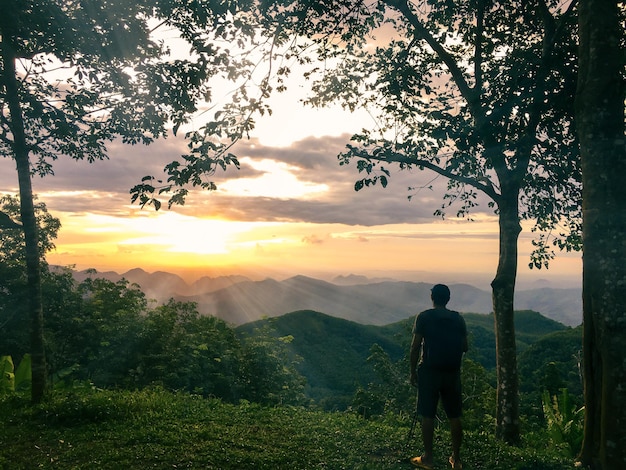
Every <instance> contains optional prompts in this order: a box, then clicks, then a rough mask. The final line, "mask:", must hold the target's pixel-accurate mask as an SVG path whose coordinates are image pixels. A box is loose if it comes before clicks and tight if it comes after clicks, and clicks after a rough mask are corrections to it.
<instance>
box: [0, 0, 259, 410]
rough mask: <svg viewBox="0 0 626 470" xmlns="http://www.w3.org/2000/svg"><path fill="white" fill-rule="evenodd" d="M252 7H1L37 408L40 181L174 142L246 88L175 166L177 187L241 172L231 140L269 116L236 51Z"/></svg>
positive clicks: (146, 1) (83, 3)
mask: <svg viewBox="0 0 626 470" xmlns="http://www.w3.org/2000/svg"><path fill="white" fill-rule="evenodd" d="M249 7H250V4H249V3H248V2H247V0H243V1H242V2H231V1H224V2H220V1H218V2H213V1H204V0H199V1H194V2H186V1H182V0H170V1H165V2H161V1H151V0H140V1H136V2H127V1H125V0H106V1H105V0H78V1H73V2H67V1H63V0H23V1H22V0H8V1H6V2H3V8H2V18H0V38H1V47H0V77H1V79H0V154H2V155H3V156H4V157H9V158H13V159H14V160H15V163H16V168H17V176H18V182H19V193H20V194H19V197H20V221H19V222H20V223H21V225H22V226H23V230H24V235H25V260H26V273H27V278H28V286H29V289H30V293H29V295H28V296H27V298H28V301H29V312H30V317H31V322H32V327H31V328H32V330H33V335H32V337H33V344H32V358H33V384H34V386H33V400H34V401H39V400H40V399H41V397H42V396H43V393H44V390H45V369H46V365H45V357H44V349H43V339H42V338H43V331H42V327H43V311H42V300H41V272H40V269H39V267H40V259H41V257H42V256H43V253H42V252H41V251H40V250H39V249H38V235H37V231H38V227H37V221H36V220H35V210H34V205H33V191H32V184H31V178H32V176H33V175H40V176H46V175H52V174H53V173H54V161H55V160H56V159H58V158H73V159H76V160H87V161H89V162H93V161H95V160H102V159H106V158H107V157H108V154H107V144H108V143H109V142H111V141H113V140H116V139H119V140H121V141H122V142H123V143H125V144H131V145H132V144H150V143H152V142H153V141H154V140H155V139H158V138H162V137H165V136H166V135H168V134H169V133H170V132H173V133H174V134H176V133H177V132H178V131H179V130H180V128H181V126H182V125H184V124H185V123H187V122H188V121H189V119H190V118H191V117H192V116H193V115H194V113H196V112H197V111H198V110H199V104H200V103H203V102H206V101H207V100H211V99H212V98H213V96H212V86H211V83H212V81H213V80H215V79H217V78H218V77H219V79H220V80H226V81H237V80H238V79H242V80H243V82H244V84H243V85H241V87H240V88H238V89H237V91H236V92H235V93H234V95H233V101H232V104H231V105H225V106H224V108H225V109H224V110H223V112H222V113H221V114H217V115H215V116H213V118H214V119H213V118H211V119H207V121H209V122H208V123H207V124H206V125H205V126H201V127H200V128H199V129H196V130H194V131H191V132H189V133H188V134H187V138H188V139H189V154H188V155H184V156H182V159H183V162H184V163H183V164H182V165H181V164H180V163H175V164H172V165H171V166H170V169H171V170H172V173H171V175H170V182H174V183H177V184H180V183H181V182H185V181H186V182H189V181H190V180H191V183H192V184H193V185H198V186H202V187H209V188H210V187H211V186H212V183H211V182H210V180H209V178H210V175H212V174H213V172H214V171H215V170H216V168H220V167H225V166H226V165H228V164H230V163H235V164H236V160H235V159H234V158H233V157H232V156H230V155H228V153H227V149H228V145H229V142H230V141H232V140H236V139H237V138H238V137H239V136H240V135H242V133H243V132H245V131H246V129H247V128H248V127H249V126H250V125H252V124H251V123H252V122H253V121H251V120H250V115H249V112H248V110H249V109H250V108H251V109H257V108H258V107H259V106H260V105H259V104H258V103H256V102H255V101H254V97H252V96H249V95H248V92H247V88H246V86H245V82H246V80H247V79H248V78H249V73H250V72H249V70H250V68H251V67H252V65H253V64H252V63H251V62H250V61H249V59H248V57H247V55H246V54H244V53H242V54H232V53H231V51H230V49H231V48H235V47H237V48H239V49H240V50H242V49H244V45H246V46H249V47H251V48H254V43H255V39H254V38H255V34H256V33H255V30H254V27H253V26H251V25H252V24H253V23H254V18H255V17H254V16H252V15H250V14H249V13H246V12H245V11H243V10H242V8H246V9H248V8H249ZM163 29H167V30H168V31H172V35H174V36H177V37H178V38H179V39H180V41H181V43H182V44H184V47H185V48H186V50H185V51H183V52H182V53H180V52H178V53H175V52H176V51H174V50H173V49H171V48H170V46H169V45H168V44H167V43H166V42H165V41H164V40H162V39H159V37H158V32H159V31H160V30H163ZM242 109H243V111H242ZM141 188H142V190H145V189H146V185H145V184H144V185H143V186H141ZM152 191H153V192H154V187H152ZM180 191H181V193H180V194H183V195H184V190H183V189H181V190H180ZM178 194H179V193H177V195H178ZM137 198H139V200H140V202H141V203H142V204H145V203H148V202H152V200H151V198H150V194H149V193H148V195H147V196H146V195H145V194H144V193H142V194H141V195H139V194H137V195H135V199H137ZM155 204H157V203H155Z"/></svg>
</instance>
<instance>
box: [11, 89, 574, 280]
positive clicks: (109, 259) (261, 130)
mask: <svg viewBox="0 0 626 470" xmlns="http://www.w3.org/2000/svg"><path fill="white" fill-rule="evenodd" d="M292 90H293V91H290V92H288V93H285V94H282V95H279V96H277V97H276V98H275V101H274V102H273V104H272V107H273V109H274V114H273V115H272V116H271V117H269V116H266V117H263V118H259V119H258V120H257V128H256V129H255V131H254V133H253V134H252V136H251V139H250V140H247V141H243V142H241V143H239V144H238V145H237V146H236V147H235V148H234V149H233V150H234V152H235V153H236V154H237V155H238V157H239V158H240V161H241V169H240V170H239V171H237V170H236V169H234V168H233V169H229V170H228V171H226V172H225V173H223V174H217V175H216V182H217V184H218V191H216V192H214V193H201V192H199V191H197V192H194V193H192V194H191V195H190V197H189V199H188V202H187V204H186V205H185V206H184V207H175V208H173V209H172V210H167V209H162V210H161V211H159V212H155V211H154V210H153V209H151V208H149V209H148V208H147V209H143V210H141V209H140V208H139V207H138V206H136V205H131V204H130V197H129V189H130V188H131V187H132V186H133V185H135V184H137V183H138V182H139V181H140V179H141V177H142V176H144V175H146V174H154V175H158V174H160V172H161V171H162V168H163V165H164V164H165V163H167V162H169V161H171V160H173V159H175V158H176V157H178V156H179V155H180V154H181V153H183V152H184V151H185V142H184V141H182V140H181V139H179V138H178V139H177V138H169V139H167V140H165V141H159V142H156V143H155V144H153V145H152V146H150V147H125V146H122V145H121V144H119V143H114V144H112V145H111V146H110V157H111V158H110V160H109V161H104V162H97V163H94V164H91V165H89V164H87V163H84V162H78V163H77V162H70V161H63V160H62V159H60V160H58V161H57V162H55V176H50V177H47V178H45V179H40V178H36V179H35V180H34V182H33V185H34V190H35V192H36V193H37V194H38V195H39V198H40V200H42V201H44V202H46V203H47V205H48V208H49V210H50V212H52V214H53V215H55V216H56V217H59V218H60V219H61V222H62V229H61V232H60V236H59V238H58V240H57V243H56V245H57V250H56V251H55V252H52V253H50V254H49V255H48V260H49V262H50V263H52V264H59V265H75V266H76V268H77V269H86V268H96V269H98V270H100V271H106V270H115V271H117V272H124V271H126V270H129V269H132V268H134V267H142V268H144V269H146V270H147V271H155V270H168V271H171V272H178V273H181V274H183V275H184V276H186V277H187V278H188V279H189V280H192V279H193V278H195V277H197V276H200V275H219V274H233V273H235V274H246V275H250V276H253V277H255V278H264V277H267V276H271V277H276V278H285V277H289V276H292V275H295V274H306V275H311V276H316V277H319V278H324V279H332V277H333V276H335V275H340V274H342V275H347V274H361V275H367V276H371V277H394V278H396V279H407V280H425V281H429V282H437V281H439V280H441V279H445V280H446V281H447V282H452V281H462V282H469V283H472V284H474V285H476V286H477V287H481V288H488V283H489V281H490V280H491V279H492V278H493V275H494V274H495V269H496V263H497V250H498V246H497V223H496V219H495V217H494V216H493V214H492V213H481V212H480V211H481V210H485V211H486V210H488V208H487V205H486V201H483V204H481V206H480V207H479V208H478V211H476V213H475V214H474V218H475V221H474V222H468V221H466V220H455V219H453V218H452V219H450V218H448V219H446V220H445V221H442V220H440V219H437V218H435V217H434V216H433V215H432V214H433V212H434V211H435V210H436V209H438V208H439V207H440V205H441V196H442V195H443V192H444V190H445V180H441V179H440V180H435V181H434V182H431V180H432V178H433V175H432V174H423V173H422V172H419V171H416V172H414V173H410V172H408V171H404V172H402V171H397V172H396V173H393V174H392V176H391V178H390V184H389V186H388V187H387V188H386V189H382V188H380V187H374V188H367V189H365V190H362V191H360V192H358V193H356V192H355V191H354V189H353V185H354V181H355V180H356V179H357V177H358V173H357V171H356V169H355V168H354V166H352V167H350V166H348V167H345V166H343V167H340V166H339V164H338V162H337V158H336V156H337V154H338V153H339V152H341V151H342V150H343V149H344V148H345V145H346V143H348V141H349V138H350V135H351V133H354V132H357V131H359V130H360V129H361V128H362V127H363V126H370V125H371V124H372V122H371V118H370V116H369V115H368V114H367V113H365V112H362V113H355V114H350V113H348V112H346V111H343V110H341V109H338V108H335V109H328V110H312V109H307V108H304V107H302V106H301V105H300V103H299V102H298V100H299V99H300V98H302V96H300V95H299V93H300V92H299V91H298V87H292ZM191 125H192V126H199V125H201V122H193V123H192V124H191ZM420 182H422V183H425V182H428V183H429V184H430V183H432V185H433V190H432V191H430V190H422V191H420V192H419V193H417V194H411V195H412V196H413V198H412V200H411V201H409V200H408V196H409V194H410V193H409V192H408V191H407V188H408V187H409V186H419V185H420ZM16 192H17V177H16V173H15V167H14V164H13V161H12V160H11V159H8V158H4V159H0V193H10V194H15V193H16ZM164 206H165V205H164ZM530 249H531V244H530V234H529V230H528V228H526V229H525V230H524V232H523V233H522V238H521V241H520V271H519V280H520V285H524V284H525V285H528V284H529V283H533V282H537V281H539V280H543V279H545V280H548V281H550V282H551V283H553V285H563V284H564V283H566V284H567V285H570V286H578V285H579V284H580V272H581V260H580V255H579V254H572V255H568V256H565V255H559V257H557V259H556V260H555V261H554V262H553V263H552V267H551V269H550V270H549V271H545V270H542V271H536V270H535V271H530V270H529V269H528V267H527V265H528V259H529V258H528V256H529V251H530Z"/></svg>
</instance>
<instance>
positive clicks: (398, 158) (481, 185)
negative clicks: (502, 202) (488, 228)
mask: <svg viewBox="0 0 626 470" xmlns="http://www.w3.org/2000/svg"><path fill="white" fill-rule="evenodd" d="M364 158H367V159H368V160H376V161H384V162H388V163H400V164H404V165H413V166H417V167H419V168H420V169H422V168H427V169H429V170H431V171H433V172H435V173H437V174H439V175H441V176H444V177H446V178H448V179H451V180H454V181H458V182H459V183H463V184H467V185H469V186H472V187H474V188H476V189H477V190H479V191H481V192H483V193H485V194H486V195H487V196H489V197H490V198H491V199H492V200H493V201H494V202H496V204H497V203H498V201H499V199H500V194H499V193H498V192H497V190H496V188H495V187H494V185H493V183H492V182H491V181H490V180H489V178H487V177H480V178H470V177H467V176H463V175H459V174H457V173H454V172H453V171H450V170H448V169H446V168H442V167H440V166H439V165H436V164H434V163H433V162H431V161H429V160H422V159H419V158H415V157H411V156H408V155H404V154H401V153H396V152H385V154H384V157H380V158H377V157H364Z"/></svg>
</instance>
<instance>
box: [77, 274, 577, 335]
mask: <svg viewBox="0 0 626 470" xmlns="http://www.w3.org/2000/svg"><path fill="white" fill-rule="evenodd" d="M73 275H74V277H75V279H76V280H77V281H82V280H84V279H86V278H88V277H92V278H105V279H108V280H110V281H114V282H116V281H118V280H121V279H126V280H127V281H128V282H129V283H131V284H137V285H138V286H139V287H140V288H141V290H142V291H143V292H144V293H145V295H146V297H147V299H149V300H152V301H154V302H156V303H158V304H160V303H163V302H167V301H168V300H169V299H170V298H173V299H175V300H177V301H183V302H195V303H196V304H197V305H198V311H199V312H200V313H201V314H204V315H214V316H216V317H219V318H221V319H223V320H225V321H226V322H228V323H231V324H234V325H241V324H245V323H249V322H252V321H255V320H259V319H261V318H269V317H276V316H281V315H283V314H286V313H290V312H294V311H297V310H314V311H318V312H321V313H325V314H328V315H331V316H334V317H337V318H343V319H346V320H350V321H354V322H357V323H361V324H371V325H386V324H390V323H395V322H397V321H402V320H405V319H406V318H408V317H412V316H414V315H415V314H416V313H417V312H420V311H422V310H425V309H427V308H430V307H431V300H430V288H431V287H432V285H433V284H435V283H437V282H447V281H446V280H442V279H441V276H436V277H437V279H436V280H434V281H433V282H423V281H399V280H394V279H391V278H377V279H374V278H368V277H366V276H361V275H346V276H336V277H334V278H333V279H332V280H330V281H326V280H321V279H316V278H313V277H308V276H303V275H296V276H293V277H289V278H286V279H283V280H276V279H273V278H269V277H268V278H265V279H262V280H252V279H250V278H249V277H246V276H243V275H228V276H218V277H209V276H202V277H199V278H198V279H196V280H195V281H193V282H188V281H186V280H185V279H183V278H182V277H181V276H179V275H177V274H174V273H169V272H164V271H156V272H152V273H149V272H147V271H144V270H143V269H140V268H135V269H131V270H129V271H127V272H124V273H117V272H114V271H107V272H98V271H96V270H93V269H92V270H85V271H74V272H73ZM433 277H435V275H433ZM449 285H450V289H451V291H452V298H451V300H450V303H449V305H448V306H449V308H451V309H453V310H458V311H459V312H462V313H482V314H489V313H491V312H492V304H491V291H490V290H484V289H480V288H478V287H475V286H473V285H471V284H469V283H459V282H456V283H455V282H452V283H449ZM515 310H533V311H536V312H539V313H541V314H542V315H544V316H546V317H548V318H550V319H552V320H556V321H558V322H560V323H562V324H564V325H567V326H572V327H574V326H578V325H580V324H581V322H582V294H581V289H580V288H556V287H551V286H549V285H548V286H537V287H534V288H525V289H523V288H518V290H516V293H515Z"/></svg>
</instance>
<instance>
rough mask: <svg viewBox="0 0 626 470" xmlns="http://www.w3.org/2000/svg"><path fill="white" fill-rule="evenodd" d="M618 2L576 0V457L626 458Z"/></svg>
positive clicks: (624, 161)
mask: <svg viewBox="0 0 626 470" xmlns="http://www.w3.org/2000/svg"><path fill="white" fill-rule="evenodd" d="M625 16H626V15H625V9H624V4H623V3H620V2H618V1H617V0H581V1H580V6H579V20H578V23H579V35H580V54H579V64H580V72H579V75H578V77H579V78H578V88H577V92H576V118H577V120H576V123H577V131H578V136H579V139H580V154H581V158H582V171H583V364H584V366H583V370H584V374H583V375H584V385H585V386H584V395H585V427H584V440H583V447H582V451H581V454H580V461H581V463H582V464H583V466H585V467H589V468H592V469H603V470H608V469H613V468H624V465H625V463H626V431H625V430H626V408H625V407H624V402H625V400H626V388H625V387H624V384H625V383H626V367H625V364H624V357H625V356H626V350H625V344H626V321H625V319H626V307H625V304H624V299H625V298H626V263H624V258H625V256H626V248H625V247H624V242H623V237H624V233H626V208H625V207H624V198H626V187H625V186H624V181H623V178H624V174H626V147H625V145H624V134H625V130H626V129H625V126H624V117H625V116H624V114H625V112H624V104H625V98H626V80H625V75H624V60H623V58H624V46H625V45H626V41H625V39H626V38H625V34H624V18H625Z"/></svg>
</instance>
